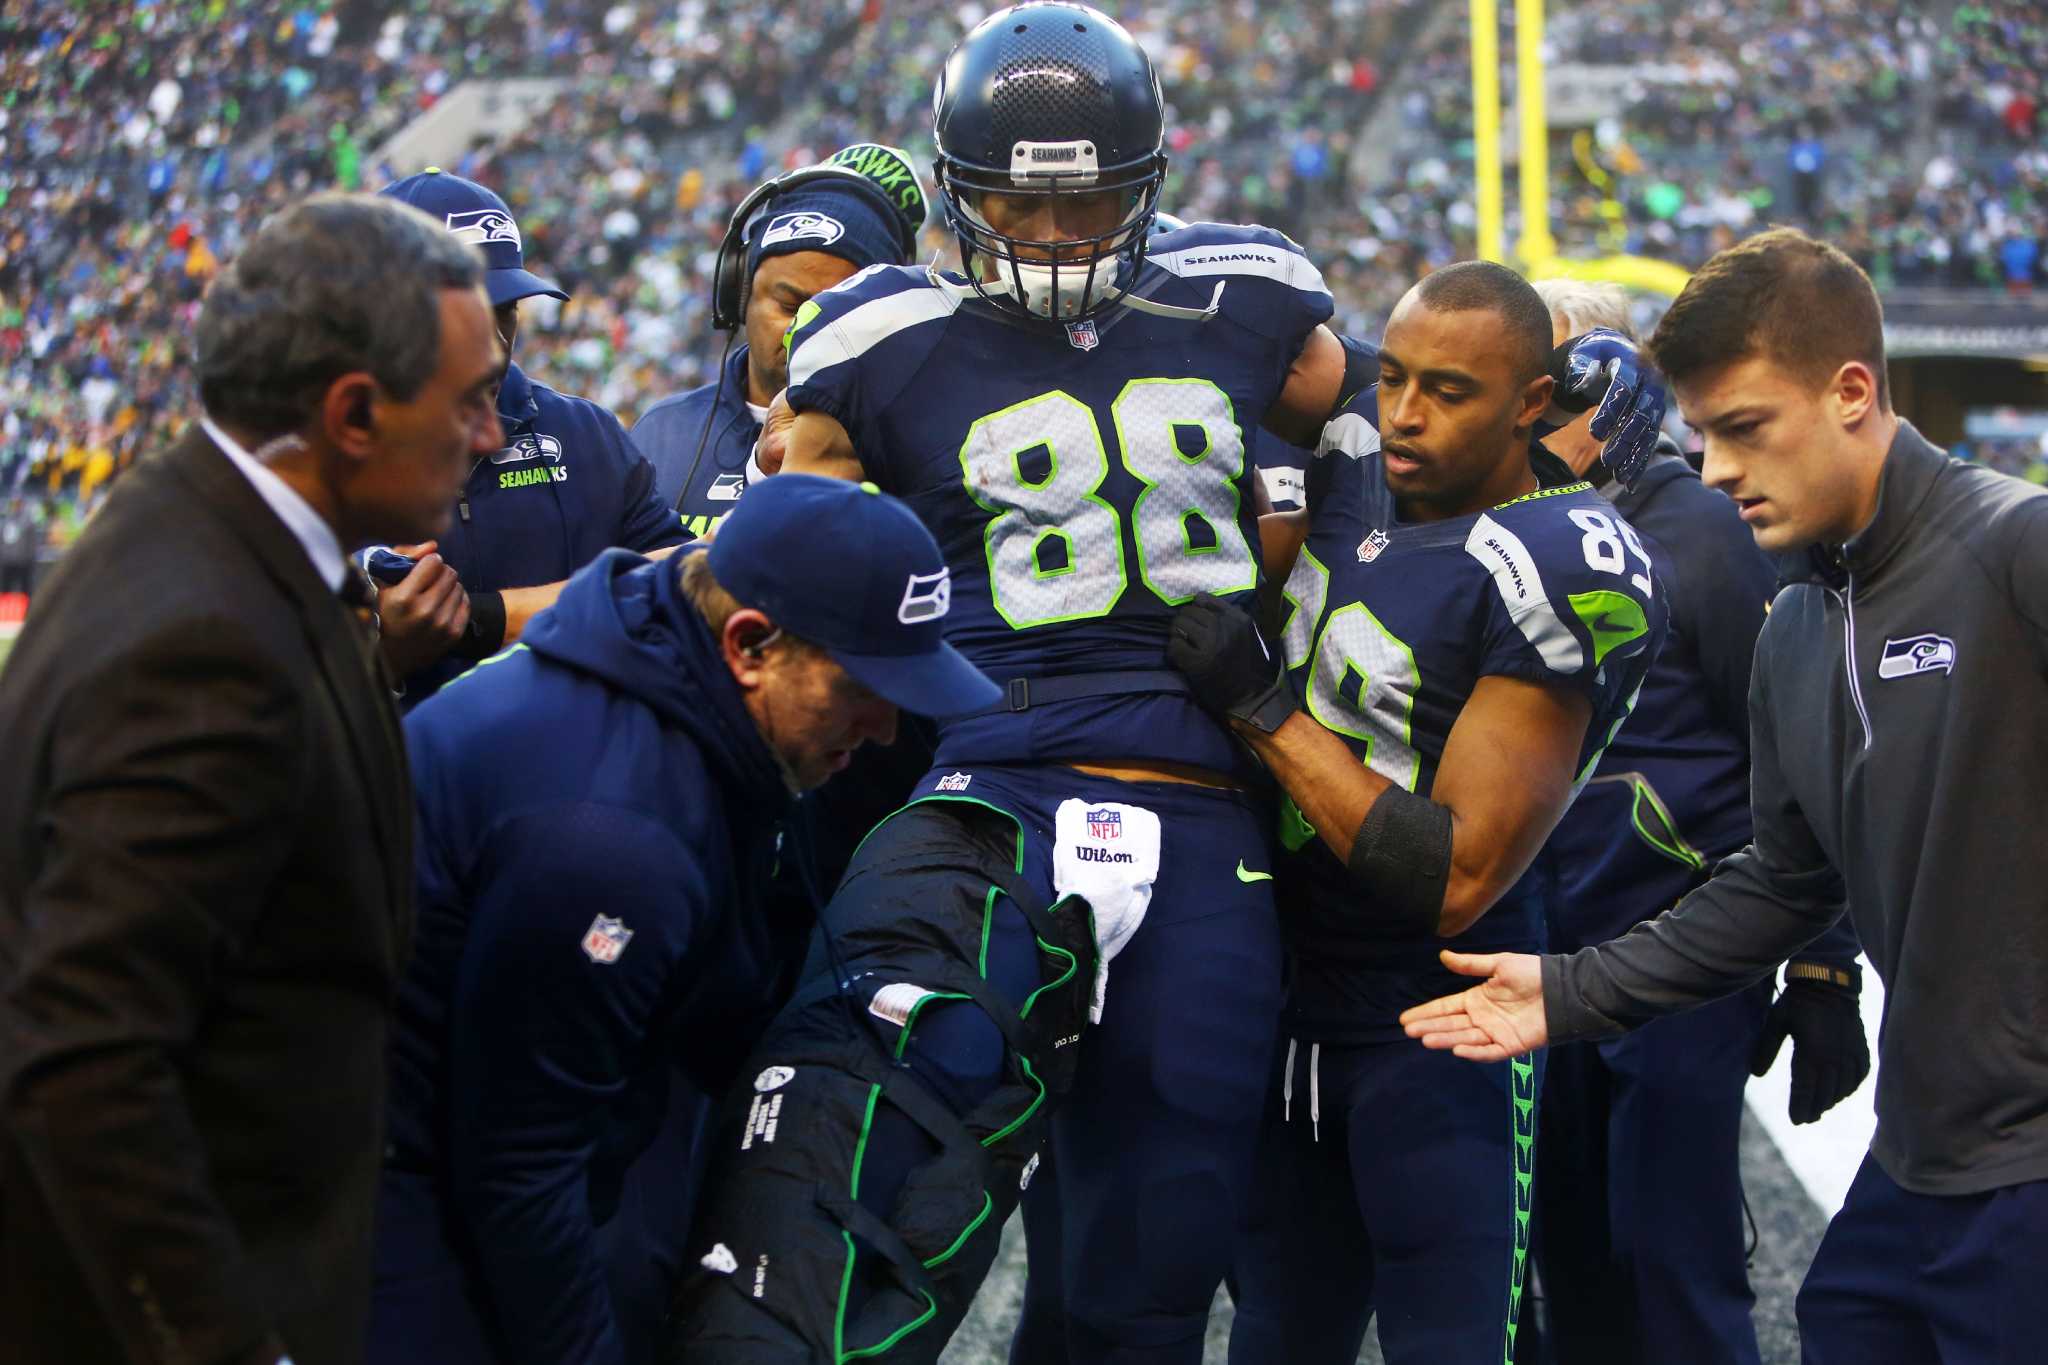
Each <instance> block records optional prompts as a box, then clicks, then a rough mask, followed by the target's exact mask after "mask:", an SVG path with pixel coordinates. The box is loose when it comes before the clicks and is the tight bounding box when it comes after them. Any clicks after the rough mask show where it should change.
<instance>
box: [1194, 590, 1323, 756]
mask: <svg viewBox="0 0 2048 1365" xmlns="http://www.w3.org/2000/svg"><path fill="white" fill-rule="evenodd" d="M1166 661H1167V662H1168V663H1170V664H1172V665H1173V666H1174V667H1175V668H1177V669H1179V670H1180V671H1181V672H1182V673H1184V674H1186V675H1187V680H1188V684H1189V687H1190V689H1191V690H1192V691H1193V692H1194V694H1195V700H1196V701H1198V702H1200V703H1201V704H1202V708H1203V709H1204V710H1206V711H1208V712H1209V714H1211V715H1213V716H1216V717H1217V718H1219V719H1225V720H1241V721H1243V722H1244V723H1245V724H1247V725H1249V726H1251V727H1252V728H1253V729H1255V730H1263V731H1264V732H1265V733H1267V734H1269V735H1270V734H1272V733H1273V732H1274V731H1275V730H1277V729H1279V728H1280V726H1281V724H1282V722H1284V721H1285V720H1286V719H1287V718H1288V717H1289V716H1291V715H1293V714H1294V710H1295V707H1294V693H1293V692H1292V691H1291V690H1290V689H1289V688H1288V686H1287V678H1286V675H1285V673H1284V671H1283V670H1282V669H1281V667H1280V665H1279V663H1278V662H1277V661H1276V660H1275V659H1274V658H1273V652H1272V651H1271V650H1269V649H1267V648H1266V641H1265V638H1264V637H1263V636H1261V635H1260V634H1259V625H1258V622H1256V621H1254V620H1252V618H1251V613H1249V612H1245V611H1240V610H1239V609H1238V608H1236V607H1233V606H1231V605H1230V604H1229V603H1228V602H1225V601H1224V600H1223V599H1222V598H1220V597H1217V596H1215V595H1213V594H1211V593H1206V592H1205V593H1197V594H1196V595H1195V599H1194V600H1193V601H1191V602H1186V603H1183V604H1182V605H1181V606H1180V608H1179V609H1178V610H1176V611H1175V612H1174V613H1173V624H1172V626H1171V628H1170V629H1169V630H1168V632H1167V638H1166Z"/></svg>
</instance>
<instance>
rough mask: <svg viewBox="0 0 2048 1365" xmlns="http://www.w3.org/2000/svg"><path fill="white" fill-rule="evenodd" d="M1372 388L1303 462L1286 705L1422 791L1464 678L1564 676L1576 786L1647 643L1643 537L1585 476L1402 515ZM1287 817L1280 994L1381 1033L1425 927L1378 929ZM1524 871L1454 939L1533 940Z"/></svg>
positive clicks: (1657, 614)
mask: <svg viewBox="0 0 2048 1365" xmlns="http://www.w3.org/2000/svg"><path fill="white" fill-rule="evenodd" d="M1377 399H1378V393H1377V390H1376V389H1367V390H1365V391H1364V392H1363V393H1361V394H1359V395H1358V396H1357V397H1356V398H1354V399H1353V400H1352V401H1351V403H1350V404H1348V405H1347V406H1346V408H1345V409H1344V411H1343V412H1342V413H1341V414H1340V415H1339V416H1338V417H1337V418H1336V419H1335V420H1334V421H1332V422H1331V423H1330V425H1329V428H1328V429H1327V431H1326V433H1325V436H1324V440H1323V444H1322V447H1321V449H1320V450H1318V452H1317V457H1316V459H1315V461H1314V462H1313V464H1312V467H1311V469H1310V471H1309V478H1308V495H1309V506H1310V507H1311V508H1312V509H1313V521H1314V526H1313V530H1312V531H1311V533H1310V535H1309V539H1308V542H1307V544H1306V545H1305V546H1303V548H1302V552H1301V556H1300V558H1299V559H1298V560H1297V561H1296V562H1295V566H1294V570H1293V572H1292V574H1291V575H1290V576H1289V577H1288V580H1287V584H1286V588H1285V595H1286V599H1287V604H1288V615H1287V617H1286V621H1285V625H1284V627H1283V636H1282V648H1283V650H1284V652H1285V654H1286V660H1287V667H1288V670H1289V674H1290V677H1291V678H1292V679H1293V680H1294V683H1295V686H1296V689H1297V692H1298V694H1299V695H1300V697H1301V698H1302V701H1303V704H1304V706H1305V707H1306V708H1307V710H1308V712H1309V713H1310V714H1311V715H1312V716H1314V717H1315V718H1316V720H1318V721H1320V722H1321V723H1322V724H1323V725H1324V726H1325V727H1326V728H1328V729H1330V730H1331V731H1333V732H1335V733H1336V734H1337V735H1339V736H1340V737H1342V738H1343V740H1344V742H1345V743H1346V744H1347V745H1348V746H1349V747H1350V748H1351V751H1352V752H1353V753H1355V754H1357V755H1358V758H1359V761H1360V762H1362V763H1364V764H1366V765H1367V766H1368V767H1370V768H1372V769H1373V771H1375V772H1377V773H1379V774H1380V775H1382V776H1383V777H1385V778H1387V779H1388V780H1389V781H1391V782H1394V783H1396V784H1398V785H1399V786H1401V787H1404V788H1406V789H1408V790H1409V791H1413V792H1416V793H1418V794H1420V795H1424V796H1427V795H1428V794H1429V793H1430V791H1431V788H1432V786H1433V784H1434V782H1435V779H1436V770H1437V764H1438V763H1439V762H1440V761H1441V760H1442V758H1443V753H1444V745H1445V743H1446V741H1447V740H1448V739H1449V738H1450V733H1451V727H1452V726H1453V725H1454V724H1455V723H1456V722H1457V719H1458V714H1459V712H1460V711H1462V710H1463V709H1464V706H1465V703H1466V702H1467V700H1469V699H1470V697H1471V695H1472V691H1473V688H1474V687H1475V686H1476V685H1477V684H1478V682H1479V680H1480V679H1481V678H1483V677H1489V676H1501V677H1510V678H1521V679H1525V680H1527V681H1530V682H1536V683H1541V684H1545V685H1548V686H1555V687H1561V688H1566V689H1569V690H1570V691H1573V692H1577V693H1579V694H1581V695H1583V696H1584V697H1586V699H1587V700H1588V701H1589V702H1590V703H1591V704H1592V719H1591V721H1590V723H1589V724H1588V725H1587V727H1586V736H1585V739H1584V741H1583V742H1582V743H1581V745H1580V747H1579V752H1578V755H1577V758H1576V760H1575V767H1574V793H1575V794H1576V791H1577V788H1578V787H1579V786H1582V785H1583V784H1584V783H1585V781H1586V779H1587V778H1588V777H1589V776H1590V775H1591V774H1592V771H1593V766H1594V764H1595V762H1596V761H1597V760H1598V758H1599V756H1600V752H1601V750H1602V749H1603V748H1605V747H1606V745H1607V742H1608V741H1609V740H1610V739H1612V738H1613V736H1614V733H1615V731H1617V730H1619V729H1620V728H1621V724H1622V722H1623V721H1624V720H1626V719H1627V717H1628V714H1629V710H1630V708H1632V707H1633V706H1634V704H1635V698H1636V694H1637V692H1638V691H1639V690H1640V689H1641V687H1642V684H1643V678H1644V676H1645V675H1646V674H1647V673H1648V671H1649V667H1650V663H1651V661H1652V660H1653V659H1654V658H1655V657H1656V652H1657V649H1658V647H1659V646H1660V645H1661V644H1662V643H1663V637H1664V628H1665V619H1666V618H1665V609H1664V605H1663V602H1662V600H1661V597H1660V595H1659V592H1658V588H1657V577H1656V570H1655V567H1654V565H1653V562H1652V558H1651V554H1650V551H1649V549H1648V547H1647V546H1646V545H1645V544H1644V542H1643V541H1642V540H1641V538H1640V537H1638V536H1637V535H1636V533H1635V531H1634V529H1633V528H1631V527H1630V526H1629V524H1628V523H1627V522H1626V521H1624V520H1622V519H1621V517H1620V516H1618V515H1617V514H1616V513H1615V511H1614V508H1613V507H1612V506H1611V505H1610V504H1609V503H1608V502H1607V501H1606V500H1605V499H1603V498H1601V497H1600V496H1599V495H1598V494H1597V493H1595V492H1594V491H1593V490H1592V488H1591V486H1590V485H1587V484H1584V483H1575V484H1569V485H1565V486H1562V487H1554V488H1541V489H1538V490H1537V491H1535V492H1533V493H1530V494H1527V495H1526V496H1524V497H1520V498H1516V499H1514V500H1513V501H1510V502H1506V503H1502V504H1501V505H1499V506H1497V507H1491V508H1488V509H1487V510H1485V511H1483V512H1476V513H1472V514H1469V515H1466V516H1461V517H1453V518H1450V519H1448V520H1444V521H1433V522H1403V521H1401V520H1400V519H1399V517H1398V516H1397V514H1396V508H1395V502H1394V497H1393V494H1392V493H1391V492H1390V491H1389V489H1388V488H1387V482H1386V473H1385V469H1384V467H1383V465H1382V463H1381V455H1380V442H1379V433H1378V431H1377V429H1376V426H1375V423H1376V422H1377V419H1378V406H1377ZM1289 815H1290V821H1289V822H1288V824H1286V825H1283V830H1282V839H1283V843H1285V845H1286V846H1287V848H1288V850H1289V851H1290V853H1291V854H1292V856H1291V857H1289V858H1287V859H1285V860H1284V861H1283V868H1284V871H1283V875H1282V878H1281V883H1282V895H1283V901H1285V902H1292V903H1294V904H1296V905H1297V906H1299V907H1300V908H1301V910H1302V911H1303V913H1301V914H1298V915H1295V916H1292V917H1290V920H1289V923H1290V930H1291V933H1292V935H1293V937H1294V940H1295V947H1296V951H1297V953H1298V955H1299V956H1300V957H1301V958H1302V960H1303V963H1304V965H1305V970H1304V971H1303V973H1302V977H1301V980H1300V983H1299V984H1298V985H1297V996H1298V1000H1297V1005H1298V1008H1299V1009H1301V1010H1302V1011H1304V1012H1306V1013H1308V1014H1311V1015H1319V1016H1326V1020H1325V1022H1328V1017H1336V1016H1341V1017H1342V1018H1343V1019H1345V1020H1346V1021H1348V1024H1349V1025H1350V1026H1352V1028H1353V1029H1354V1031H1364V1032H1373V1033H1374V1036H1377V1032H1376V1031H1388V1030H1392V1028H1393V1016H1394V1015H1395V1014H1398V1012H1399V1010H1400V1009H1403V1008H1406V1007H1407V1006H1408V1005H1412V1004H1415V1003H1416V1002H1418V1001H1420V1000H1424V999H1428V998H1429V997H1430V995H1433V994H1441V993H1442V991H1441V990H1438V989H1434V988H1432V987H1430V985H1429V984H1428V983H1429V982H1431V981H1432V980H1433V978H1435V977H1437V976H1440V975H1447V973H1445V972H1444V969H1443V968H1442V967H1441V966H1440V965H1439V964H1438V963H1437V961H1436V953H1437V950H1438V949H1439V948H1441V947H1443V946H1444V943H1443V942H1442V941H1441V940H1438V939H1436V938H1434V937H1425V938H1405V939H1404V938H1400V937H1397V936H1392V935H1390V934H1388V933H1387V932H1386V931H1384V930H1380V929H1377V928H1376V927H1375V921H1374V916H1373V913H1372V907H1371V906H1370V905H1369V904H1367V903H1366V901H1365V898H1364V897H1363V896H1362V895H1361V893H1360V892H1359V890H1358V888H1357V886H1356V884H1355V883H1354V882H1353V881H1352V880H1351V878H1350V876H1349V874H1348V873H1347V872H1346V871H1345V869H1344V868H1343V867H1342V866H1341V865H1340V864H1339V863H1338V862H1337V860H1336V858H1335V857H1334V856H1332V855H1331V854H1330V852H1329V850H1328V849H1327V848H1326V847H1325V846H1324V845H1323V844H1322V843H1321V842H1320V841H1318V840H1316V839H1315V838H1314V835H1313V832H1312V831H1310V830H1308V829H1307V828H1306V827H1305V826H1303V825H1302V824H1301V823H1300V820H1299V816H1298V815H1294V814H1293V812H1292V811H1291V810H1290V812H1289ZM1542 881H1543V877H1542V873H1541V869H1540V868H1533V869H1531V871H1530V873H1529V874H1528V875H1526V876H1524V877H1523V879H1522V881H1521V882H1520V883H1518V884H1517V885H1516V886H1515V887H1513V888H1511V889H1510V890H1509V891H1508V892H1507V893H1506V894H1505V895H1503V896H1502V897H1501V899H1500V901H1499V902H1498V903H1496V904H1495V906H1494V907H1493V908H1492V909H1491V910H1490V911H1489V912H1488V913H1487V914H1486V915H1484V916H1482V917H1481V918H1480V920H1479V922H1478V923H1477V924H1475V925H1474V926H1473V927H1472V928H1470V929H1468V930H1467V931H1466V932H1465V933H1464V934H1462V935H1459V936H1458V938H1457V940H1456V941H1455V943H1456V946H1457V947H1459V948H1460V949H1461V950H1463V951H1469V952H1498V951H1508V950H1524V951H1526V950H1531V949H1535V948H1538V947H1540V946H1541V943H1542V913H1541V912H1542V903H1541V895H1542V888H1541V886H1540V885H1539V884H1540V883H1541V882H1542ZM1417 991H1426V993H1422V994H1418V993H1416V992H1417ZM1388 1036H1392V1033H1391V1032H1389V1034H1388Z"/></svg>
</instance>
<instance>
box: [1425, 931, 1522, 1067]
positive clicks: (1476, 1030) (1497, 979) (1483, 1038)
mask: <svg viewBox="0 0 2048 1365" xmlns="http://www.w3.org/2000/svg"><path fill="white" fill-rule="evenodd" d="M1440 956H1441V957H1442V958H1443V963H1444V965H1445V966H1446V967H1449V968H1450V969H1451V970H1452V971H1454V972H1456V973H1458V974H1459V975H1460V976H1478V977H1484V978H1485V980H1483V981H1481V982H1480V983H1479V984H1478V985H1476V986H1474V987H1472V988H1471V989H1470V990H1465V991H1459V992H1458V993H1457V994H1456V995H1445V996H1439V997H1438V998H1437V999H1435V1000H1431V1001H1429V1002H1428V1003H1427V1004H1422V1005H1417V1006H1415V1007H1414V1008H1413V1009H1409V1010H1405V1011H1403V1012H1402V1014H1401V1026H1402V1027H1403V1028H1404V1029H1406V1030H1407V1031H1408V1036H1409V1037H1410V1038H1414V1039H1417V1040H1419V1041H1420V1042H1421V1043H1422V1045H1423V1046H1424V1047H1426V1048H1433V1049H1436V1050H1437V1051H1442V1050H1444V1049H1446V1048H1448V1049H1450V1051H1451V1052H1453V1053H1455V1054H1456V1055H1457V1056H1460V1057H1463V1058H1464V1059H1465V1060H1466V1061H1468V1062H1504V1061H1506V1060H1507V1059H1508V1058H1510V1057H1519V1056H1521V1055H1522V1054H1523V1053H1525V1052H1534V1051H1535V1050H1536V1049H1537V1048H1539V1047H1543V1046H1544V1045H1545V1044H1547V1043H1548V1042H1549V1041H1550V1027H1549V1024H1548V1022H1547V1021H1546V1020H1545V1019H1544V1017H1543V969H1542V966H1541V959H1540V958H1537V957H1535V956H1533V955H1531V954H1529V953H1454V952H1451V951H1449V950H1445V951H1444V952H1443V953H1442V954H1440Z"/></svg>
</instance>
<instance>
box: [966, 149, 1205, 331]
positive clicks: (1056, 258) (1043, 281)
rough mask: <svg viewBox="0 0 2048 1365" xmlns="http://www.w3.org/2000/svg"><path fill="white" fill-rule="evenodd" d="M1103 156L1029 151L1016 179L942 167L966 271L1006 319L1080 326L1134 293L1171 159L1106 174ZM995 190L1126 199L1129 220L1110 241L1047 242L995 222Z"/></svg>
mask: <svg viewBox="0 0 2048 1365" xmlns="http://www.w3.org/2000/svg"><path fill="white" fill-rule="evenodd" d="M1094 153H1095V149H1094V146H1093V145H1092V144H1090V143H1086V142H1075V143H1029V142H1020V143H1018V144H1017V145H1016V148H1015V149H1014V152H1013V154H1012V162H1011V166H1010V167H1009V168H1008V170H1007V172H1005V171H997V170H994V169H993V168H987V167H980V166H968V165H963V164H962V163H961V162H959V161H956V160H952V159H949V158H946V157H943V156H942V157H941V158H940V159H939V163H938V167H937V171H936V174H937V178H938V189H939V198H940V201H941V202H942V203H943V204H944V205H945V208H946V218H947V221H948V222H949V223H950V224H951V226H952V228H953V232H954V235H955V236H957V237H958V238H959V240H960V260H961V265H962V267H963V268H964V269H965V271H966V273H967V277H968V279H969V280H970V281H971V282H972V283H973V285H974V288H975V291H976V292H977V293H979V294H980V295H981V296H982V297H983V298H984V299H986V300H988V301H989V302H990V303H991V304H993V305H995V306H996V307H998V308H1001V309H1003V310H1004V311H1006V312H1013V313H1022V314H1024V315H1026V316H1029V317H1034V318H1043V319H1048V320H1051V321H1055V322H1071V321H1074V320H1076V319H1079V318H1084V317H1087V316H1089V315H1090V314H1092V313H1096V312H1100V311H1101V310H1102V309H1103V308H1106V307H1108V306H1109V305H1110V304H1112V303H1114V302H1115V301H1116V300H1117V299H1118V298H1119V297H1120V296H1121V295H1122V293H1123V291H1124V290H1125V289H1126V288H1128V287H1129V282H1130V278H1131V276H1132V275H1134V274H1135V273H1136V270H1137V267H1138V264H1139V263H1140V261H1142V260H1143V258H1144V254H1145V242H1146V238H1147V235H1148V233H1149V231H1150V228H1151V225H1152V218H1153V215H1154V214H1156V213H1157V212H1158V208H1159V192H1160V188H1161V186H1162V184H1163V183H1164V181H1165V178H1166V158H1165V156H1164V155H1153V156H1149V157H1145V158H1142V159H1141V160H1138V161H1135V162H1132V163H1128V164H1126V165H1122V166H1114V167H1110V168H1107V169H1098V168H1097V167H1096V165H1095V164H1094V163H1095V155H1094ZM991 191H993V192H995V193H999V194H1004V195H1010V196H1016V197H1033V198H1036V197H1045V198H1050V199H1056V200H1057V199H1077V198H1080V197H1082V196H1093V195H1102V194H1111V195H1118V196H1121V198H1122V202H1123V206H1124V211H1123V213H1122V214H1121V215H1120V216H1119V218H1118V219H1117V221H1116V223H1115V225H1114V226H1113V227H1111V228H1110V229H1109V230H1108V231H1106V232H1102V233H1099V234H1095V235H1092V236H1081V237H1069V238H1061V239H1058V240H1052V241H1045V240H1037V239H1033V238H1026V237H1018V236H1014V235H1010V234H1007V233H1004V232H1002V231H1000V230H998V229H997V228H996V227H995V226H994V225H993V224H991V223H990V222H989V220H988V218H987V217H986V216H984V212H983V202H984V201H983V196H984V195H985V194H987V193H989V192H991ZM1126 267H1128V269H1127V268H1126Z"/></svg>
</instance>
